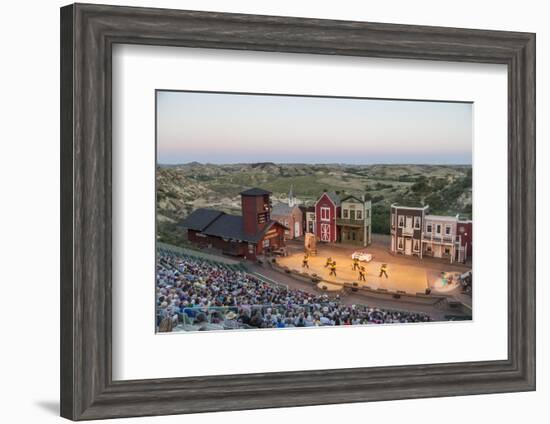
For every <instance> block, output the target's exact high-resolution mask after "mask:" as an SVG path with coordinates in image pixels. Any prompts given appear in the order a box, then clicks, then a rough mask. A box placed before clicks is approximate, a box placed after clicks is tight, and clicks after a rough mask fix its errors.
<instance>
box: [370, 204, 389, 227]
mask: <svg viewBox="0 0 550 424" xmlns="http://www.w3.org/2000/svg"><path fill="white" fill-rule="evenodd" d="M372 232H373V233H376V234H389V233H390V212H389V208H387V207H386V206H383V205H374V206H373V207H372Z"/></svg>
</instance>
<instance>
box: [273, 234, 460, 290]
mask: <svg viewBox="0 0 550 424" xmlns="http://www.w3.org/2000/svg"><path fill="white" fill-rule="evenodd" d="M287 245H288V251H289V255H288V256H285V257H280V258H278V259H277V262H278V263H279V264H280V265H282V266H287V267H288V268H290V269H295V270H299V271H306V272H308V273H309V274H313V273H315V274H317V275H318V276H319V277H320V278H322V279H323V280H325V281H327V282H329V283H334V284H343V283H351V282H358V283H359V284H360V285H361V286H369V287H371V288H373V289H377V288H382V289H387V290H390V291H397V290H402V291H404V292H407V293H412V294H415V293H424V291H425V290H426V288H428V287H432V288H435V287H434V286H435V285H436V283H437V280H438V279H440V275H441V272H442V271H445V272H451V271H459V272H460V271H462V272H463V271H466V270H468V269H469V267H467V266H465V265H461V264H459V265H456V264H450V263H448V262H447V261H445V260H434V259H433V258H425V259H419V258H416V257H414V258H413V257H406V256H402V255H396V256H394V255H391V254H389V252H388V250H387V247H386V246H385V244H383V243H380V242H376V241H375V242H374V243H373V244H372V245H371V246H368V247H367V248H360V247H353V246H345V245H341V244H321V243H319V244H318V245H317V255H316V256H310V257H309V261H308V262H309V269H304V268H302V260H303V258H304V251H303V246H302V244H301V243H300V242H299V241H292V242H287ZM364 249H365V250H367V251H368V252H369V253H372V254H373V260H372V261H370V262H360V265H363V266H364V267H365V269H366V282H363V281H359V272H358V271H354V270H353V260H352V259H351V254H352V253H353V252H354V251H355V250H364ZM328 257H331V258H332V259H333V260H335V261H336V277H334V276H331V275H329V273H330V268H325V263H326V260H327V258H328ZM383 263H385V264H387V265H388V266H387V273H388V278H386V277H385V276H382V277H379V274H380V267H381V265H382V264H383Z"/></svg>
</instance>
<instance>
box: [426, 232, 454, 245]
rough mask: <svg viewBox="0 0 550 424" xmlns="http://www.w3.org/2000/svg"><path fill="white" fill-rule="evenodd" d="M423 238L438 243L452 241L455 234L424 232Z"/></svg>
mask: <svg viewBox="0 0 550 424" xmlns="http://www.w3.org/2000/svg"><path fill="white" fill-rule="evenodd" d="M424 240H427V241H435V242H438V243H453V242H454V241H455V236H453V235H452V234H434V233H424Z"/></svg>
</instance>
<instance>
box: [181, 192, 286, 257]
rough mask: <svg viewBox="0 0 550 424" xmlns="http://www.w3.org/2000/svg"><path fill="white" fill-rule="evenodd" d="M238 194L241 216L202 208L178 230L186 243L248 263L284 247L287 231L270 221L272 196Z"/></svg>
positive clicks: (252, 193)
mask: <svg viewBox="0 0 550 424" xmlns="http://www.w3.org/2000/svg"><path fill="white" fill-rule="evenodd" d="M240 194H241V209H242V215H240V216H239V215H229V214H226V213H225V212H222V211H218V210H214V209H204V208H201V209H197V210H195V211H193V212H192V213H191V214H190V215H189V216H188V217H187V218H185V219H184V220H183V221H181V222H180V223H179V225H178V226H179V227H181V228H183V229H184V230H186V231H187V239H188V240H189V241H191V242H193V243H197V244H200V245H206V246H209V247H213V248H215V249H218V250H221V251H222V252H223V253H224V254H227V255H233V256H241V257H244V258H246V259H251V260H255V259H256V257H257V256H258V255H261V254H263V253H265V252H266V251H269V250H274V249H278V248H280V247H284V232H285V230H287V228H286V227H285V226H284V225H282V224H280V223H279V222H277V221H274V220H272V219H271V216H270V212H271V201H270V195H271V192H269V191H266V190H262V189H259V188H252V189H250V190H245V191H243V192H242V193H240Z"/></svg>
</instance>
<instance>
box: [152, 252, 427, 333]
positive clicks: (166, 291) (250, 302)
mask: <svg viewBox="0 0 550 424" xmlns="http://www.w3.org/2000/svg"><path fill="white" fill-rule="evenodd" d="M156 306H157V328H158V330H159V331H161V332H167V331H173V330H174V329H175V328H176V327H177V326H178V325H181V326H182V327H180V328H183V329H185V328H186V326H187V328H189V329H194V330H213V329H236V328H286V327H313V326H326V325H358V324H373V323H374V324H382V323H405V322H427V321H430V317H429V316H428V315H426V314H422V313H411V312H397V311H390V310H382V309H379V308H372V307H368V306H366V305H355V304H353V305H346V304H344V303H343V302H342V301H341V299H340V297H338V296H337V297H336V298H330V297H329V296H328V295H326V294H324V293H319V294H315V293H308V292H306V291H303V290H296V289H289V288H287V287H285V286H278V285H273V284H269V283H267V282H265V281H262V280H260V279H258V278H256V277H254V276H253V275H251V274H248V273H246V272H243V271H240V270H236V269H231V268H230V267H227V266H224V265H223V264H221V263H215V262H210V261H207V260H202V259H199V258H194V257H190V256H185V255H180V254H177V253H173V252H168V251H159V252H158V255H157V275H156Z"/></svg>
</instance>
